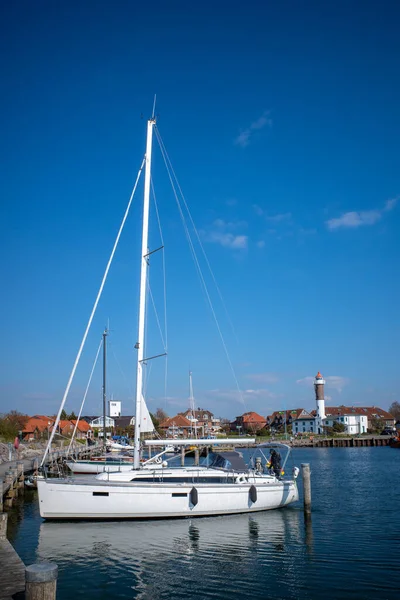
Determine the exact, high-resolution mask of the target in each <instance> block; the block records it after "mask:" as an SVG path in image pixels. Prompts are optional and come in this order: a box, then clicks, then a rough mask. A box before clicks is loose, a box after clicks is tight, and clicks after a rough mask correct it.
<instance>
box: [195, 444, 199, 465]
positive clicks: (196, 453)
mask: <svg viewBox="0 0 400 600" xmlns="http://www.w3.org/2000/svg"><path fill="white" fill-rule="evenodd" d="M199 463H200V450H199V449H198V448H196V450H195V451H194V464H195V466H196V467H197V466H198V465H199Z"/></svg>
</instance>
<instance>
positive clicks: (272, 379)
mask: <svg viewBox="0 0 400 600" xmlns="http://www.w3.org/2000/svg"><path fill="white" fill-rule="evenodd" d="M246 378H247V379H250V380H251V381H257V382H258V383H276V382H277V381H279V378H278V377H277V375H275V373H250V374H249V375H246Z"/></svg>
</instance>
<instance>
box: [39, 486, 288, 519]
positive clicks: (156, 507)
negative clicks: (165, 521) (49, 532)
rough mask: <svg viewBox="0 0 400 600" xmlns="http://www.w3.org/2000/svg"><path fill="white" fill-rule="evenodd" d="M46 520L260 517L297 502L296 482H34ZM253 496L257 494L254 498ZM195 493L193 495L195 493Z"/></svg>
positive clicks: (42, 515) (41, 511)
mask: <svg viewBox="0 0 400 600" xmlns="http://www.w3.org/2000/svg"><path fill="white" fill-rule="evenodd" d="M37 483H38V492H39V506H40V516H41V517H43V518H45V519H58V520H59V519H85V520H86V519H149V518H153V519H154V518H172V517H196V516H199V517H200V516H208V515H227V514H235V513H247V512H258V511H262V510H271V509H275V508H280V507H282V506H286V505H288V504H291V503H292V502H296V501H297V500H298V498H299V496H298V490H297V485H296V482H295V481H278V480H276V481H275V482H269V483H267V484H259V485H254V484H251V483H245V484H232V485H230V484H213V485H210V484H179V483H176V484H170V485H166V484H154V483H152V484H144V483H136V482H135V483H131V484H129V485H127V484H126V483H125V484H123V485H118V484H110V483H107V484H104V482H101V481H99V482H96V481H87V482H85V483H74V482H70V483H66V481H65V480H58V479H47V480H46V479H38V482H37ZM254 488H255V490H256V494H255V492H254ZM193 489H195V490H196V492H193Z"/></svg>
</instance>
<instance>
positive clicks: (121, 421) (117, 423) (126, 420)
mask: <svg viewBox="0 0 400 600" xmlns="http://www.w3.org/2000/svg"><path fill="white" fill-rule="evenodd" d="M114 427H115V429H116V430H117V431H118V433H119V432H121V433H127V434H129V433H132V431H133V429H134V427H135V417H133V416H132V415H123V416H122V417H115V419H114Z"/></svg>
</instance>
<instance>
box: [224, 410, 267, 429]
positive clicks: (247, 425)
mask: <svg viewBox="0 0 400 600" xmlns="http://www.w3.org/2000/svg"><path fill="white" fill-rule="evenodd" d="M266 425H267V419H266V418H265V417H262V416H261V415H259V414H258V413H256V412H254V411H250V412H246V413H244V414H243V415H239V416H238V417H236V419H235V421H233V423H231V431H238V432H239V433H241V432H246V433H255V432H256V431H260V429H264V427H265V426H266Z"/></svg>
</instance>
